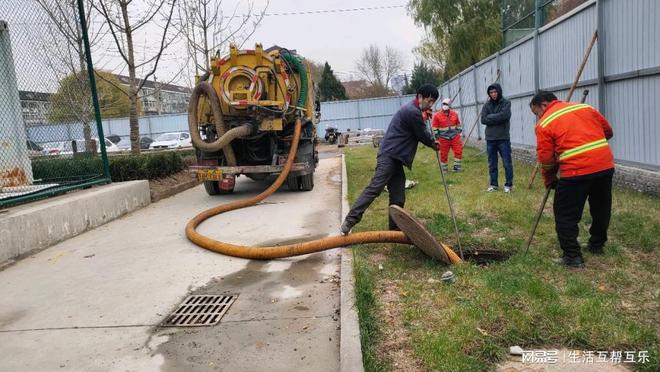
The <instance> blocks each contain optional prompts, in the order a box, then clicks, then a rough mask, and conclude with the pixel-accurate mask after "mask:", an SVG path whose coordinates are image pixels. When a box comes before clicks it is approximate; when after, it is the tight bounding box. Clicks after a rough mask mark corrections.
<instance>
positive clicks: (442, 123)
mask: <svg viewBox="0 0 660 372" xmlns="http://www.w3.org/2000/svg"><path fill="white" fill-rule="evenodd" d="M431 126H432V127H433V129H434V130H436V129H437V130H441V131H445V130H449V129H459V128H460V127H461V121H460V120H458V114H457V113H456V111H454V110H449V113H448V114H445V112H444V111H442V110H440V111H438V112H436V113H435V114H434V115H433V122H432V123H431Z"/></svg>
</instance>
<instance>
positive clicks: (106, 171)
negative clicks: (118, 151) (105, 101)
mask: <svg viewBox="0 0 660 372" xmlns="http://www.w3.org/2000/svg"><path fill="white" fill-rule="evenodd" d="M78 16H79V17H80V28H81V29H82V36H83V44H84V45H85V59H86V60H87V75H88V77H89V89H90V90H91V91H92V92H91V93H92V105H94V117H95V118H96V130H97V132H98V135H99V144H100V145H101V159H103V176H104V177H105V178H106V179H107V180H108V181H110V165H109V163H108V153H107V152H106V149H105V135H104V134H103V123H102V122H101V109H100V106H99V97H98V95H97V94H96V79H95V78H94V65H93V64H92V52H91V50H90V48H89V36H88V35H87V20H86V19H85V6H84V4H83V0H78Z"/></svg>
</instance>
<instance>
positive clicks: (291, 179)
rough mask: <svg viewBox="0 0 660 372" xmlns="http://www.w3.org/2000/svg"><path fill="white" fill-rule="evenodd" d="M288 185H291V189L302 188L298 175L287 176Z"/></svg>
mask: <svg viewBox="0 0 660 372" xmlns="http://www.w3.org/2000/svg"><path fill="white" fill-rule="evenodd" d="M286 185H287V186H289V191H298V190H300V183H299V182H298V177H297V176H288V177H287V178H286Z"/></svg>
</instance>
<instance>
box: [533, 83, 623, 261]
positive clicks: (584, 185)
mask: <svg viewBox="0 0 660 372" xmlns="http://www.w3.org/2000/svg"><path fill="white" fill-rule="evenodd" d="M529 105H530V108H531V110H532V112H533V113H534V114H535V115H536V116H537V117H538V118H539V120H538V122H537V124H536V154H537V157H538V161H539V163H540V164H541V167H542V168H541V172H542V174H543V181H544V183H545V186H546V187H547V188H555V189H556V191H555V199H554V205H553V210H554V214H555V229H556V231H557V237H558V238H559V246H560V247H561V249H562V251H563V255H562V257H561V258H559V259H558V260H557V263H560V264H563V265H566V266H572V267H583V266H584V259H583V258H582V252H581V248H580V244H579V243H578V241H577V237H578V234H579V228H578V223H579V222H580V219H581V218H582V210H583V209H584V204H585V202H586V200H587V199H588V200H589V211H590V213H591V217H592V220H593V222H592V223H591V228H590V229H589V234H590V235H591V237H590V238H589V244H588V247H587V248H588V250H589V251H590V252H591V253H592V254H593V255H602V254H603V246H604V245H605V242H606V241H607V228H608V226H609V223H610V215H611V211H612V176H613V175H614V157H613V156H612V150H611V149H610V146H609V144H608V143H607V140H609V139H610V138H612V134H613V133H612V127H611V126H610V124H609V123H608V122H607V119H605V117H604V116H603V115H601V113H600V112H598V111H597V110H596V109H594V108H593V107H591V106H589V105H585V104H575V103H570V102H562V101H559V100H558V99H557V97H556V96H555V95H554V94H552V93H550V92H546V91H540V92H538V93H537V94H536V95H535V96H534V98H532V101H531V102H530V104H529ZM557 171H559V178H557Z"/></svg>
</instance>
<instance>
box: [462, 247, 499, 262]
mask: <svg viewBox="0 0 660 372" xmlns="http://www.w3.org/2000/svg"><path fill="white" fill-rule="evenodd" d="M463 257H464V258H465V261H469V262H473V263H475V264H477V265H479V266H487V265H488V264H490V263H493V262H504V261H506V260H508V259H509V257H511V254H510V253H507V252H503V251H498V250H495V249H468V250H464V251H463Z"/></svg>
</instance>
